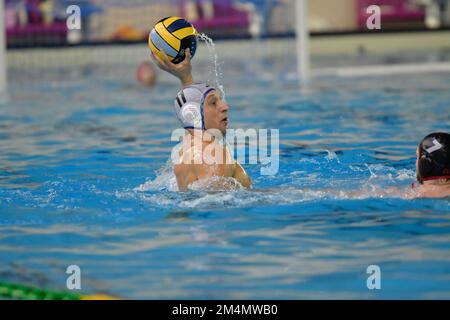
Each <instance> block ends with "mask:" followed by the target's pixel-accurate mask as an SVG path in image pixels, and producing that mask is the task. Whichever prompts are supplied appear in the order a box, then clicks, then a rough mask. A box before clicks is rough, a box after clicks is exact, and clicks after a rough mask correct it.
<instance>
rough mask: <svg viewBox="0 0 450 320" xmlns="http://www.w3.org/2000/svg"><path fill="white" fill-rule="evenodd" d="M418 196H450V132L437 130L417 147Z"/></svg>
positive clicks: (414, 187) (416, 187) (415, 187)
mask: <svg viewBox="0 0 450 320" xmlns="http://www.w3.org/2000/svg"><path fill="white" fill-rule="evenodd" d="M416 175H417V181H418V182H419V185H418V186H415V185H414V186H413V189H417V194H416V196H417V197H430V198H442V197H448V196H450V134H448V133H444V132H435V133H431V134H429V135H427V136H426V137H425V138H423V140H422V141H421V142H420V143H419V146H418V147H417V161H416Z"/></svg>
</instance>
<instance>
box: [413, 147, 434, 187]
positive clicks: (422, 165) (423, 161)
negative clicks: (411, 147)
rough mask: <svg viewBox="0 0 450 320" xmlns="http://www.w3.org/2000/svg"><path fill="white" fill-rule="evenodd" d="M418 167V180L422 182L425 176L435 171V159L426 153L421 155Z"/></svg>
mask: <svg viewBox="0 0 450 320" xmlns="http://www.w3.org/2000/svg"><path fill="white" fill-rule="evenodd" d="M418 169H419V170H418V171H419V172H418V173H417V180H418V181H419V182H420V183H422V182H423V177H428V176H429V175H430V174H431V173H432V172H433V161H431V159H429V158H428V157H427V156H426V155H425V154H422V155H420V157H419V163H418Z"/></svg>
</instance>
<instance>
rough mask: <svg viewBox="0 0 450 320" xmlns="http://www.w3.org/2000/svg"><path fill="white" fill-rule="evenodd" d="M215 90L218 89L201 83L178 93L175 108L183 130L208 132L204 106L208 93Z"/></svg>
mask: <svg viewBox="0 0 450 320" xmlns="http://www.w3.org/2000/svg"><path fill="white" fill-rule="evenodd" d="M214 90H216V89H215V88H213V87H210V86H209V85H207V84H205V83H201V84H193V85H191V86H189V87H186V88H184V89H182V90H181V91H180V92H178V94H177V96H176V98H175V102H174V107H175V112H176V114H177V117H178V120H180V122H181V125H182V126H183V128H185V129H200V130H206V128H205V120H204V118H203V104H204V102H205V98H206V96H207V95H208V93H210V92H211V91H214Z"/></svg>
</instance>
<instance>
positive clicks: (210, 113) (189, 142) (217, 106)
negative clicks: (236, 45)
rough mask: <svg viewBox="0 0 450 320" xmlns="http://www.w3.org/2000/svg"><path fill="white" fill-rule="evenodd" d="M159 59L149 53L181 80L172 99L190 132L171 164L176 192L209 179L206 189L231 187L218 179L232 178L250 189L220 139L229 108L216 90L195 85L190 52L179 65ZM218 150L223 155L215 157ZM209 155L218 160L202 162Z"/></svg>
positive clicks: (176, 110)
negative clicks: (180, 86) (175, 181)
mask: <svg viewBox="0 0 450 320" xmlns="http://www.w3.org/2000/svg"><path fill="white" fill-rule="evenodd" d="M162 56H163V58H162V59H161V58H160V57H158V56H157V55H155V54H154V53H153V52H152V57H153V59H154V61H155V62H156V64H157V65H158V66H159V67H160V68H161V69H162V70H164V71H167V72H169V73H170V74H172V75H174V76H176V77H177V78H178V79H180V81H181V84H182V87H183V88H182V90H181V91H180V92H179V93H178V94H177V96H176V98H175V102H174V107H175V112H176V115H177V118H178V120H179V121H180V122H181V125H182V127H183V128H184V129H186V130H187V131H188V132H189V134H188V135H186V136H185V139H184V140H183V142H182V143H181V146H182V147H181V148H180V151H179V154H178V159H177V160H176V163H175V165H174V172H175V175H176V178H177V183H178V188H179V190H180V191H184V190H186V188H187V187H188V186H189V185H191V184H192V183H193V182H195V181H205V180H208V179H210V178H215V179H210V181H213V185H211V184H208V187H216V186H217V187H225V188H226V187H227V186H230V187H231V185H230V181H229V180H227V179H221V178H234V179H235V180H236V181H238V182H239V183H240V184H241V185H242V186H244V187H250V186H251V180H250V178H249V177H248V175H247V173H246V172H245V170H244V169H243V168H242V166H241V165H240V164H239V163H238V162H237V161H235V160H234V159H233V156H232V154H230V152H229V150H228V148H227V146H226V144H225V143H224V142H223V139H222V138H223V136H224V135H225V132H226V129H227V127H228V110H229V107H228V105H227V104H226V103H225V101H223V99H222V97H221V95H220V93H219V91H218V90H216V89H215V88H213V87H210V86H207V85H206V84H194V80H193V77H192V65H191V62H190V58H191V55H190V50H189V49H187V50H186V58H185V59H184V60H183V61H182V62H180V63H178V64H174V63H172V62H171V61H170V60H169V58H168V57H167V55H166V54H165V53H164V52H163V54H162ZM211 150H213V151H212V152H211ZM219 151H220V154H221V155H222V156H220V157H216V156H217V155H218V154H219ZM208 156H212V157H214V158H215V159H219V161H214V160H213V161H204V159H205V158H207V157H208ZM199 159H200V161H198V160H199ZM233 181H234V180H233Z"/></svg>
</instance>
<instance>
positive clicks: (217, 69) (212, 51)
mask: <svg viewBox="0 0 450 320" xmlns="http://www.w3.org/2000/svg"><path fill="white" fill-rule="evenodd" d="M197 37H198V39H200V40H202V41H204V42H205V44H206V47H207V48H208V51H209V53H210V55H211V59H212V61H211V62H212V64H213V66H214V73H215V77H214V86H215V87H216V88H217V89H218V90H219V91H220V92H221V94H222V97H223V99H224V100H225V90H224V88H223V86H222V85H221V84H220V79H221V78H222V75H223V74H222V70H221V68H220V65H219V62H218V60H219V57H218V56H217V52H216V45H215V44H214V41H213V40H212V39H211V38H210V37H208V36H207V35H206V34H204V33H199V34H197Z"/></svg>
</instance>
